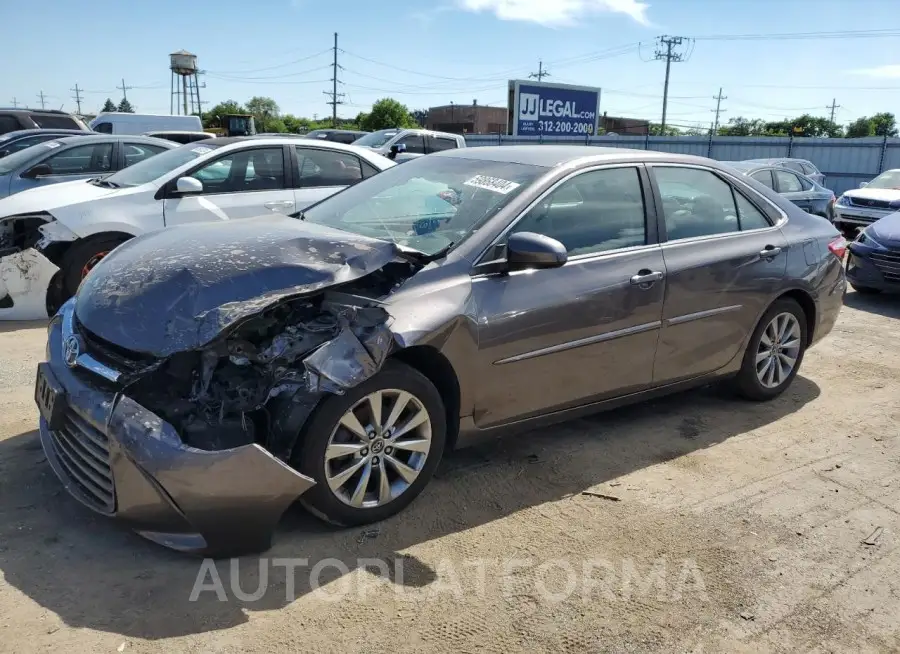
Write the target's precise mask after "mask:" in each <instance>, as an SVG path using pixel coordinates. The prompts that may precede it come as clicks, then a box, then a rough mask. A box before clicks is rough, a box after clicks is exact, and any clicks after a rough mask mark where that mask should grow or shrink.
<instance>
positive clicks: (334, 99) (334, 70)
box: [322, 32, 344, 127]
mask: <svg viewBox="0 0 900 654" xmlns="http://www.w3.org/2000/svg"><path fill="white" fill-rule="evenodd" d="M337 56H338V35H337V32H335V33H334V61H333V63H332V64H331V91H322V93H324V94H325V95H327V96H330V97H331V101H330V102H326V104H330V105H331V126H332V127H337V108H338V105H339V104H344V102H343V100H340V98H342V97H344V94H343V93H338V90H337V85H338V68H340V66H338V61H337Z"/></svg>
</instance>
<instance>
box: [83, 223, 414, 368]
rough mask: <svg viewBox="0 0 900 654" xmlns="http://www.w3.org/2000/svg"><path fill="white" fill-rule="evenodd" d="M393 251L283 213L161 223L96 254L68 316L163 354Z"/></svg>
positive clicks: (345, 277) (195, 344)
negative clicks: (97, 257) (96, 260)
mask: <svg viewBox="0 0 900 654" xmlns="http://www.w3.org/2000/svg"><path fill="white" fill-rule="evenodd" d="M398 253H399V250H398V248H397V246H396V245H394V244H393V243H390V242H388V241H381V240H377V239H371V238H366V237H364V236H359V235H357V234H352V233H350V232H344V231H340V230H335V229H331V228H328V227H323V226H321V225H315V224H311V223H306V222H302V221H300V220H297V219H294V218H288V217H282V218H279V217H268V216H267V217H261V218H248V219H244V220H234V221H227V222H223V223H219V222H216V223H197V224H194V225H184V226H180V227H170V228H168V229H164V230H162V231H159V232H155V233H153V234H147V235H145V236H141V237H138V238H135V239H133V240H131V241H128V242H126V243H125V244H123V245H121V246H119V247H118V248H117V249H116V250H115V251H114V252H113V253H112V254H111V255H109V256H107V257H106V258H105V259H104V260H103V261H101V262H100V264H98V265H97V267H96V268H94V270H92V271H91V274H90V275H88V277H87V278H86V279H85V281H84V283H83V285H82V287H81V289H80V290H79V292H78V297H77V299H76V303H75V315H76V317H77V319H78V321H79V322H80V323H81V324H82V325H84V326H85V327H86V328H87V329H88V330H90V331H91V332H93V333H94V334H95V335H97V336H99V337H100V338H102V339H103V340H105V341H108V342H110V343H112V344H114V345H118V346H120V347H123V348H126V349H128V350H131V351H134V352H141V353H145V354H152V355H154V356H157V357H165V356H169V355H171V354H174V353H176V352H183V351H188V350H194V349H197V348H199V347H202V346H204V345H206V344H207V343H209V342H210V341H212V340H213V339H215V338H216V337H217V336H218V335H219V334H220V333H222V331H223V330H226V329H228V328H229V327H230V326H232V325H234V324H235V323H237V322H238V321H240V320H242V319H243V318H247V317H249V316H252V315H255V314H258V313H260V312H261V311H263V310H264V309H266V308H268V307H270V306H272V305H274V304H276V303H277V302H279V301H280V300H282V299H284V298H286V297H289V296H295V295H303V294H307V293H313V292H315V291H318V290H321V289H324V288H327V287H329V286H334V285H336V284H342V283H345V282H349V281H352V280H354V279H357V278H359V277H362V276H364V275H367V274H369V273H371V272H374V271H376V270H378V269H380V268H382V267H383V266H384V265H385V264H387V263H389V262H390V261H392V260H394V259H395V258H396V257H397V255H398Z"/></svg>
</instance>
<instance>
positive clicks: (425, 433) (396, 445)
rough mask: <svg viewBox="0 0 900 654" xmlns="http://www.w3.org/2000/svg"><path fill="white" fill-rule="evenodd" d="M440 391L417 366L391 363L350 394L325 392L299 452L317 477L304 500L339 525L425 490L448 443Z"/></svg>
mask: <svg viewBox="0 0 900 654" xmlns="http://www.w3.org/2000/svg"><path fill="white" fill-rule="evenodd" d="M445 437H446V416H445V413H444V406H443V403H442V402H441V398H440V394H439V393H438V392H437V389H435V387H434V386H433V385H432V384H431V382H430V381H429V380H428V379H427V378H426V377H424V376H423V375H422V374H421V373H419V372H418V371H417V370H415V369H413V368H410V367H409V366H406V365H404V364H400V363H397V362H389V363H388V364H387V365H386V366H385V367H384V369H382V370H381V371H380V372H379V373H378V374H376V375H375V376H373V377H372V378H371V379H369V380H367V381H366V382H364V383H362V384H360V385H359V386H357V387H355V388H353V389H350V390H349V391H348V392H347V393H346V394H345V395H334V396H331V397H328V398H327V399H325V400H324V401H323V402H322V404H321V405H320V407H319V408H318V409H317V410H316V412H315V413H314V414H313V416H312V417H311V418H310V420H309V422H308V424H307V426H306V427H305V428H304V434H302V435H301V439H302V442H301V443H300V445H299V446H298V448H299V452H295V458H296V460H295V461H294V462H293V463H294V465H295V466H296V468H297V469H298V470H299V471H300V472H301V473H303V474H306V475H308V476H310V477H312V478H313V479H315V480H316V485H315V486H314V487H313V488H311V489H310V490H309V491H308V492H307V493H306V494H304V495H303V496H302V497H301V498H300V501H301V503H302V504H303V505H304V506H306V507H307V508H308V509H310V510H311V512H312V513H314V514H315V515H317V516H319V517H320V518H322V519H324V520H326V521H327V522H331V523H334V524H338V525H344V526H349V525H358V524H366V523H370V522H375V521H378V520H383V519H385V518H387V517H389V516H391V515H393V514H395V513H397V512H398V511H400V510H401V509H403V508H404V507H405V506H406V505H408V504H409V503H410V502H411V501H412V500H413V499H415V497H416V496H417V495H418V494H419V493H420V492H421V491H422V489H423V488H424V487H425V485H426V484H427V483H428V481H429V480H430V479H431V476H432V475H433V474H434V470H435V468H436V467H437V465H438V463H439V461H440V458H441V455H442V453H443V449H444V442H445Z"/></svg>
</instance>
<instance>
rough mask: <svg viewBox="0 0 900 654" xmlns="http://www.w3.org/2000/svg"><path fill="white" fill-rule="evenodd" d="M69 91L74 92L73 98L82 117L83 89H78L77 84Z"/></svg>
mask: <svg viewBox="0 0 900 654" xmlns="http://www.w3.org/2000/svg"><path fill="white" fill-rule="evenodd" d="M69 90H70V91H73V92H74V93H75V97H74V98H73V100H75V105H76V106H77V107H78V115H79V116H80V115H81V89H80V88H78V84H75V88H74V89H69Z"/></svg>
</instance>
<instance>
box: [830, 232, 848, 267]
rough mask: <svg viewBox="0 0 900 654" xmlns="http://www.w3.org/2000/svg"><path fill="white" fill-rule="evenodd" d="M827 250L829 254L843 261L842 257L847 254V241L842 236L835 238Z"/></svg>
mask: <svg viewBox="0 0 900 654" xmlns="http://www.w3.org/2000/svg"><path fill="white" fill-rule="evenodd" d="M828 249H829V250H831V254H833V255H834V256H836V257H837V258H838V259H841V260H842V261H843V259H844V255H845V254H847V239H845V238H844V237H843V236H838V237H836V238H835V239H833V240H832V241H831V243H829V244H828Z"/></svg>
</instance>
